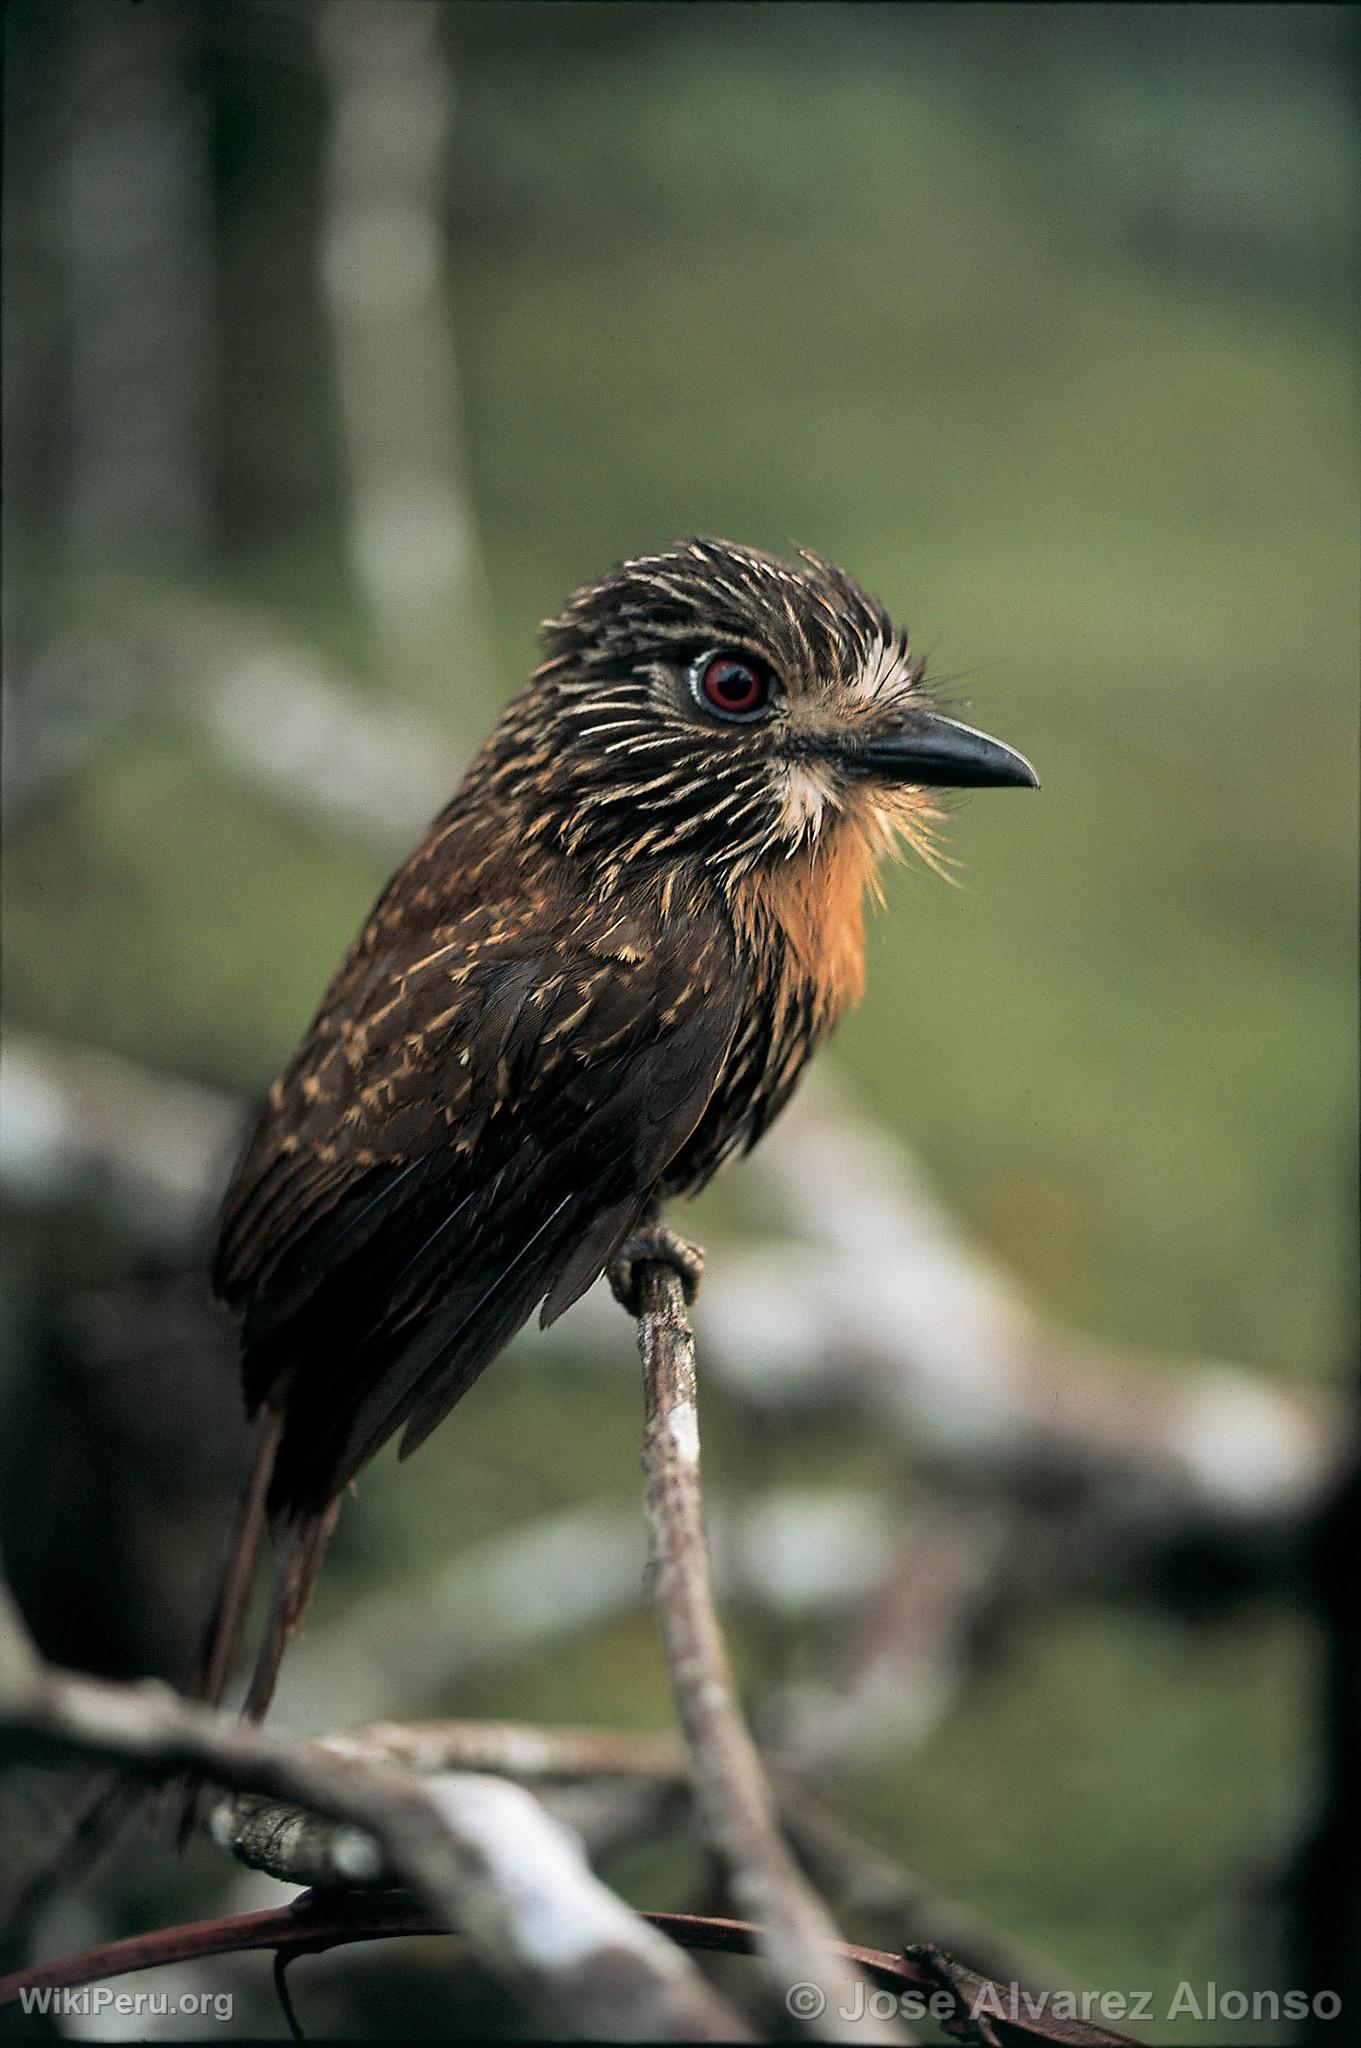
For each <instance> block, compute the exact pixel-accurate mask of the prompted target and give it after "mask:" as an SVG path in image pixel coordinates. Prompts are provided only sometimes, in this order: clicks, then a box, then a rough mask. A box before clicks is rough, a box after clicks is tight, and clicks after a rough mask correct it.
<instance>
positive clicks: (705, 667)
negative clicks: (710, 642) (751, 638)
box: [690, 647, 775, 725]
mask: <svg viewBox="0 0 1361 2048" xmlns="http://www.w3.org/2000/svg"><path fill="white" fill-rule="evenodd" d="M774 689H775V672H774V670H773V669H771V668H770V667H768V666H767V664H766V663H765V662H764V661H761V660H759V659H758V658H757V656H756V655H754V654H744V653H743V652H742V651H741V650H740V649H739V648H735V647H721V648H719V649H718V650H717V651H716V652H713V653H710V654H701V655H700V657H699V659H698V661H696V662H695V663H694V664H693V665H692V667H691V670H690V694H691V696H692V697H693V698H694V700H695V702H696V704H698V705H699V707H700V709H701V710H702V711H707V712H709V713H711V714H712V715H713V716H715V717H717V718H723V719H727V720H728V722H729V723H730V724H733V725H752V724H754V723H755V721H756V720H757V719H758V718H763V717H764V716H765V714H766V712H767V711H769V709H770V703H771V697H772V695H773V693H774Z"/></svg>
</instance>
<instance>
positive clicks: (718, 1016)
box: [215, 906, 740, 1509]
mask: <svg viewBox="0 0 1361 2048" xmlns="http://www.w3.org/2000/svg"><path fill="white" fill-rule="evenodd" d="M433 937H434V943H433V944H432V943H431V938H432V935H431V933H430V932H429V930H428V929H427V931H426V933H425V936H424V938H423V939H421V940H420V941H419V943H417V942H416V941H415V940H414V937H413V939H412V940H411V941H410V942H407V943H403V942H402V941H401V939H400V936H399V937H398V938H397V939H396V940H395V941H394V940H392V939H391V937H389V943H388V945H387V948H386V950H385V951H377V950H374V951H372V952H370V953H369V954H367V955H366V954H365V952H364V950H363V948H362V947H361V948H360V949H357V952H356V954H355V955H354V956H352V957H351V960H350V961H349V962H347V964H346V968H345V969H344V970H343V971H342V975H341V976H340V977H339V978H338V981H337V985H336V989H335V990H334V992H333V995H332V997H331V998H330V999H329V1000H328V1004H327V1007H326V1009H324V1010H323V1013H322V1016H321V1018H320V1019H319V1020H318V1024H317V1026H316V1027H315V1028H314V1031H313V1033H312V1034H311V1036H310V1037H309V1039H308V1040H307V1041H306V1043H305V1044H304V1046H303V1048H302V1051H301V1052H300V1054H299V1057H298V1060H297V1061H296V1062H295V1065H294V1067H293V1069H292V1070H291V1071H290V1073H289V1074H288V1076H287V1077H286V1078H285V1080H284V1082H283V1083H281V1084H280V1087H279V1088H278V1089H277V1090H276V1091H275V1095H274V1097H273V1098H272V1099H271V1103H270V1106H269V1107H268V1108H267V1110H266V1112H265V1115H264V1117H263V1119H262V1122H261V1125H260V1128H259V1130H258V1132H257V1134H256V1137H255V1140H254V1142H253V1144H252V1146H251V1148H250V1150H249V1151H248V1153H247V1155H246V1158H245V1159H244V1161H243V1162H242V1166H241V1169H240V1171H239V1173H238V1175H237V1178H236V1181H235V1183H234V1185H233V1188H232V1191H231V1193H230V1195H229V1197H228V1201H227V1205H226V1209H225V1211H224V1217H223V1223H222V1229H221V1235H220V1240H219V1255H218V1261H217V1267H216V1272H215V1279H216V1284H217V1286H218V1290H219V1292H220V1293H221V1294H222V1296H223V1298H224V1299H225V1300H227V1301H228V1302H229V1303H230V1304H231V1305H232V1306H233V1307H234V1308H235V1309H236V1310H237V1311H238V1312H239V1314H240V1315H241V1317H242V1325H243V1347H244V1363H243V1376H244V1381H245V1387H246V1394H247V1400H248V1403H249V1405H250V1406H251V1408H252V1409H255V1408H257V1407H258V1406H259V1405H260V1403H261V1402H262V1401H263V1400H265V1399H266V1398H267V1397H272V1398H274V1399H276V1400H278V1401H280V1402H281V1404H282V1405H283V1406H284V1407H285V1409H286V1414H287V1424H286V1430H285V1435H284V1439H283V1443H282V1445H281V1447H280V1452H279V1457H278V1461H277V1464H276V1467H275V1477H274V1482H273V1487H272V1491H271V1505H272V1507H274V1508H276V1509H277V1508H279V1507H283V1506H295V1507H296V1506H303V1505H306V1506H317V1505H320V1504H321V1503H322V1502H324V1501H325V1500H326V1499H329V1498H330V1497H331V1496H333V1495H334V1494H335V1493H336V1492H337V1491H339V1489H340V1488H341V1487H343V1486H344V1485H345V1484H346V1482H347V1481H348V1480H349V1479H350V1478H352V1477H353V1475H354V1474H355V1473H356V1472H357V1471H358V1470H359V1468H360V1467H361V1466H362V1465H363V1464H364V1463H365V1462H366V1461H367V1460H368V1459H369V1458H370V1457H372V1456H373V1454H374V1452H375V1451H377V1450H378V1449H379V1447H380V1446H381V1445H382V1444H383V1443H384V1442H385V1441H386V1440H387V1438H388V1437H389V1436H391V1435H392V1434H393V1433H394V1431H396V1430H397V1429H399V1428H401V1427H402V1425H403V1424H405V1426H406V1434H405V1437H404V1439H403V1445H402V1451H403V1455H406V1453H407V1452H408V1451H410V1450H411V1449H413V1448H414V1447H415V1445H416V1444H417V1443H418V1442H420V1441H421V1439H422V1438H423V1437H424V1436H425V1435H426V1434H427V1433H428V1432H429V1431H430V1430H431V1429H432V1428H433V1427H434V1426H435V1424H436V1423H437V1422H438V1421H439V1420H440V1419H441V1418H442V1417H443V1416H444V1415H445V1414H447V1412H448V1410H449V1409H450V1408H451V1407H452V1406H453V1404H454V1403H455V1402H456V1401H457V1400H458V1398H459V1396H460V1395H461V1394H463V1393H464V1392H465V1391H466V1390H467V1388H468V1387H469V1386H470V1385H471V1384H472V1382H473V1380H474V1379H475V1378H476V1377H477V1375H478V1374H479V1373H480V1372H481V1371H482V1370H483V1368H484V1367H485V1366H486V1365H487V1364H489V1363H490V1361H491V1359H492V1358H493V1357H494V1356H495V1355H496V1353H497V1352H498V1351H499V1350H500V1349H501V1347H502V1346H503V1345H504V1344H505V1343H506V1342H507V1341H508V1339H509V1338H510V1337H511V1336H512V1335H513V1333H514V1332H515V1331H516V1330H517V1329H518V1328H519V1327H520V1326H521V1324H522V1323H524V1322H525V1320H526V1319H527V1318H528V1316H529V1315H530V1314H531V1313H532V1311H533V1309H534V1308H535V1306H536V1305H537V1304H539V1303H540V1302H542V1303H543V1308H544V1320H545V1321H549V1320H551V1319H552V1318H553V1316H555V1315H557V1314H559V1313H560V1312H561V1311H562V1310H563V1309H564V1308H566V1307H567V1306H569V1304H570V1303H571V1302H572V1301H574V1300H575V1299H576V1297H577V1296H578V1295H579V1294H581V1293H583V1292H584V1291H585V1289H586V1288H587V1287H588V1286H589V1285H590V1284H591V1282H592V1281H593V1280H594V1279H595V1278H596V1276H597V1274H599V1273H600V1272H601V1270H602V1269H603V1268H604V1266H605V1265H606V1264H607V1263H608V1261H609V1259H610V1257H611V1256H612V1254H613V1252H614V1251H615V1249H616V1248H617V1246H618V1245H619V1244H620V1243H621V1242H622V1240H623V1239H624V1238H625V1237H626V1236H627V1235H628V1233H629V1231H630V1230H631V1229H632V1228H633V1227H634V1225H635V1223H636V1221H637V1219H638V1217H639V1216H640V1214H641V1213H642V1210H643V1209H644V1207H645V1206H646V1204H647V1202H648V1201H649V1199H650V1198H651V1197H652V1196H653V1195H654V1193H655V1191H656V1189H657V1187H658V1184H659V1182H660V1181H661V1180H662V1179H663V1177H664V1174H665V1170H666V1167H667V1165H668V1162H669V1161H670V1160H672V1159H673V1158H674V1157H675V1155H676V1153H677V1152H678V1151H679V1150H680V1149H681V1148H682V1146H683V1145H684V1144H685V1141H686V1140H687V1138H688V1137H689V1136H690V1134H691V1132H692V1131H693V1130H694V1128H695V1126H696V1124H697V1123H698V1122H699V1119H700V1117H701V1115H702V1114H703V1111H704V1108H705V1105H706V1104H707V1103H708V1101H709V1099H710V1097H711V1095H712V1094H713V1091H714V1088H715V1085H716V1083H717V1080H718V1077H719V1075H720V1073H721V1071H722V1068H723V1063H724V1059H725V1057H726V1054H727V1049H728V1046H729V1044H730V1042H731V1039H732V1036H733V1032H734V1028H735V1025H736V1020H737V1012H738V1006H739V1001H740V995H739V990H738V985H737V981H736V977H735V976H734V974H733V971H732V963H731V956H730V954H729V953H728V951H727V946H726V942H725V940H724V939H723V937H722V935H721V934H720V933H718V932H717V931H715V932H714V933H713V934H712V935H710V936H709V937H707V938H704V937H702V936H701V935H700V934H698V933H697V932H696V931H695V929H694V928H693V927H689V928H686V929H685V932H684V937H685V957H683V958H682V957H681V956H680V954H679V952H678V951H677V949H676V946H675V944H674V942H673V943H672V944H671V945H669V946H662V945H660V944H658V943H657V935H656V934H655V933H647V932H642V931H640V930H639V929H638V928H637V927H631V928H628V929H625V928H624V926H623V922H622V920H620V919H618V918H615V919H614V920H613V921H610V920H609V919H607V918H606V917H604V916H603V915H602V916H598V917H597V918H596V919H595V921H594V923H593V924H588V925H587V926H586V928H585V929H579V930H578V931H576V932H575V933H574V934H573V937H572V939H571V940H570V942H569V943H567V944H565V945H547V944H545V943H544V941H543V939H542V937H541V936H538V935H537V934H536V933H535V932H534V931H533V930H532V929H531V920H529V919H528V918H526V917H525V916H523V915H522V914H520V913H512V912H509V911H507V910H506V909H505V908H504V907H503V908H501V909H497V908H495V907H492V908H488V907H485V906H484V907H482V908H480V909H478V910H476V911H473V912H470V913H469V914H468V915H467V916H466V917H464V918H462V919H461V920H459V921H457V922H456V923H455V924H452V925H447V926H443V927H441V928H440V929H439V930H438V932H437V933H436V934H434V935H433Z"/></svg>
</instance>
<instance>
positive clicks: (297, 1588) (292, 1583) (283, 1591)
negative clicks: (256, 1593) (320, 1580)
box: [243, 1497, 340, 1721]
mask: <svg viewBox="0 0 1361 2048" xmlns="http://www.w3.org/2000/svg"><path fill="white" fill-rule="evenodd" d="M339 1513H340V1498H339V1497H337V1498H336V1499H335V1500H333V1501H330V1502H328V1503H327V1505H326V1506H325V1507H324V1508H303V1509H300V1510H295V1511H294V1512H293V1513H292V1514H291V1515H290V1516H289V1518H288V1522H287V1524H286V1526H285V1528H284V1531H283V1535H282V1537H281V1540H280V1543H279V1558H278V1563H277V1565H276V1566H275V1571H274V1592H273V1596H272V1598H271V1600H270V1608H269V1621H268V1623H267V1624H266V1627H265V1639H264V1642H263V1643H262V1644H261V1645H260V1654H259V1656H258V1657H257V1658H256V1660H255V1670H254V1672H253V1674H252V1676H251V1682H250V1690H249V1692H248V1693H247V1694H246V1704H245V1707H244V1709H243V1712H244V1713H245V1716H246V1718H247V1720H249V1721H262V1720H263V1719H264V1716H265V1710H266V1708H267V1707H268V1706H269V1703H270V1701H271V1699H273V1697H274V1687H275V1685H276V1684H277V1682H278V1677H279V1666H280V1664H281V1663H282V1662H283V1654H284V1651H285V1649H286V1648H287V1647H288V1638H289V1637H290V1636H291V1635H292V1633H293V1631H294V1629H295V1628H296V1627H297V1625H298V1623H299V1622H300V1621H301V1620H302V1617H303V1612H304V1610H305V1608H306V1606H307V1603H308V1601H309V1600H310V1599H311V1597H312V1588H313V1586H315V1584H316V1582H317V1573H318V1572H319V1571H320V1570H321V1562H322V1559H323V1558H324V1557H325V1555H326V1550H327V1546H328V1544H329V1543H330V1541H331V1537H332V1535H333V1534H334V1531H335V1526H336V1518H337V1516H338V1515H339Z"/></svg>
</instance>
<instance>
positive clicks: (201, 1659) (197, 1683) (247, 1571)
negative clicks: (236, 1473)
mask: <svg viewBox="0 0 1361 2048" xmlns="http://www.w3.org/2000/svg"><path fill="white" fill-rule="evenodd" d="M283 1429H284V1417H283V1411H282V1410H281V1409H279V1408H266V1409H265V1411H264V1414H263V1415H262V1416H261V1417H260V1423H259V1428H258V1430H257V1432H256V1438H255V1444H254V1447H253V1449H252V1452H251V1461H250V1465H249V1467H248V1468H247V1471H246V1474H245V1476H244V1478H243V1480H242V1482H241V1486H240V1488H239V1490H238V1492H237V1496H236V1505H235V1507H234V1508H233V1510H232V1518H231V1522H230V1524H229V1525H228V1529H227V1541H226V1548H225V1553H224V1556H223V1561H222V1570H221V1574H220V1576H219V1578H218V1582H217V1592H216V1595H215V1597H214V1600H213V1605H212V1611H211V1612H210V1614H209V1616H208V1619H207V1622H206V1623H205V1624H204V1630H203V1635H202V1637H201V1638H200V1641H199V1647H198V1652H197V1654H196V1656H195V1658H194V1662H193V1665H192V1666H191V1668H190V1672H189V1676H188V1678H187V1679H186V1681H185V1686H184V1690H185V1693H186V1695H187V1697H188V1698H189V1699H191V1700H203V1701H206V1702H207V1704H208V1705H209V1706H214V1707H216V1706H220V1705H221V1704H222V1695H223V1693H224V1692H225V1690H226V1687H227V1680H228V1678H229V1676H230V1675H231V1665H232V1657H233V1654H234V1653H235V1650H236V1644H237V1638H238V1637H239V1636H240V1634H241V1624H242V1622H243V1621H244V1619H245V1614H246V1608H247V1606H248V1604H249V1601H250V1594H251V1587H252V1586H253V1584H254V1583H255V1567H256V1565H257V1563H258V1562H259V1558H260V1544H261V1541H262V1539H263V1537H264V1533H265V1522H266V1519H267V1516H266V1505H265V1503H266V1500H267V1497H268V1494H269V1484H270V1480H271V1479H272V1478H273V1476H274V1463H275V1460H276V1458H277V1457H278V1455H279V1441H280V1438H281V1437H282V1436H283Z"/></svg>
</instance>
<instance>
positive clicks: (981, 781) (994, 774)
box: [842, 711, 1040, 789]
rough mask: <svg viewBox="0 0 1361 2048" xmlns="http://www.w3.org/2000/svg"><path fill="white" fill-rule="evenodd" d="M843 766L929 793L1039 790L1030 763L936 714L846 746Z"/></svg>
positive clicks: (915, 716)
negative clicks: (910, 784) (913, 785)
mask: <svg viewBox="0 0 1361 2048" xmlns="http://www.w3.org/2000/svg"><path fill="white" fill-rule="evenodd" d="M842 759H843V761H844V762H845V763H846V765H847V766H848V767H850V768H853V769H855V770H856V771H857V772H858V773H859V774H861V775H867V776H869V775H874V776H883V777H884V779H885V780H886V781H891V782H916V783H921V784H922V785H924V786H927V787H930V788H933V789H1005V788H1008V787H1011V788H1015V789H1038V788H1039V786H1040V778H1039V776H1038V775H1037V774H1036V773H1035V770H1034V769H1033V768H1032V767H1031V765H1030V763H1029V761H1027V760H1026V759H1025V757H1024V756H1023V755H1021V754H1018V753H1015V752H1014V751H1013V749H1012V748H1011V747H1004V746H1003V745H1002V742H1001V741H1000V740H990V739H989V738H988V736H987V734H986V733H985V732H975V731H974V729H973V727H972V726H971V725H959V724H957V723H956V722H955V720H954V719H953V718H942V717H941V716H940V713H939V712H936V711H914V712H911V713H909V714H908V715H907V716H906V717H905V718H904V719H903V722H902V724H901V725H900V726H899V727H898V729H897V731H896V732H891V733H884V734H883V735H881V736H880V737H878V738H876V739H865V740H860V741H858V742H856V743H855V744H854V745H853V746H850V747H847V748H846V749H845V751H844V753H843V755H842Z"/></svg>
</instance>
